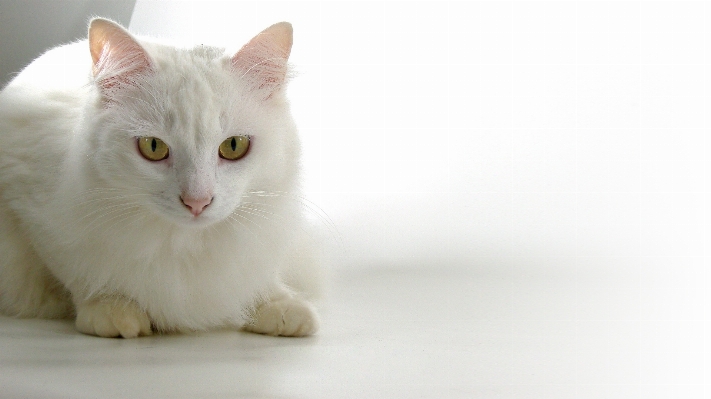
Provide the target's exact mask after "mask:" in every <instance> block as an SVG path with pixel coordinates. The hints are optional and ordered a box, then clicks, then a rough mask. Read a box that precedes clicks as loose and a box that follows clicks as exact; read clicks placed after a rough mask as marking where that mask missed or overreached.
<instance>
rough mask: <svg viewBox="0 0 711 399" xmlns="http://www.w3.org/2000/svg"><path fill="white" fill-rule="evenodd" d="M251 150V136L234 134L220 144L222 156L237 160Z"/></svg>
mask: <svg viewBox="0 0 711 399" xmlns="http://www.w3.org/2000/svg"><path fill="white" fill-rule="evenodd" d="M247 150H249V137H247V136H232V137H230V138H228V139H227V140H225V141H223V142H222V144H220V157H221V158H224V159H227V160H230V161H236V160H238V159H240V158H242V157H243V156H245V155H246V154H247Z"/></svg>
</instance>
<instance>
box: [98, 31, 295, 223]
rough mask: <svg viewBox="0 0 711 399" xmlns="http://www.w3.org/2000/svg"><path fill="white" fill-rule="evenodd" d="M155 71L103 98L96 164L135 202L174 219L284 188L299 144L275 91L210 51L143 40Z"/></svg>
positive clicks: (223, 212)
mask: <svg viewBox="0 0 711 399" xmlns="http://www.w3.org/2000/svg"><path fill="white" fill-rule="evenodd" d="M144 47H145V50H146V51H147V54H148V55H149V56H150V60H151V70H150V71H149V72H147V73H143V74H141V75H140V76H139V77H138V78H136V79H134V81H133V82H132V84H131V85H129V86H126V87H123V88H121V90H119V91H115V92H113V93H111V98H110V101H106V99H105V98H103V99H101V105H100V106H101V107H103V108H102V117H101V118H100V123H99V124H98V125H97V126H96V129H95V130H96V135H95V140H96V143H95V144H94V147H95V149H96V150H95V156H94V157H93V159H94V160H95V167H96V170H97V172H98V173H99V175H100V176H101V177H102V179H103V180H104V181H105V182H107V184H109V185H111V186H112V187H116V188H120V190H122V192H124V193H125V194H124V195H125V196H126V198H128V199H130V201H132V202H133V203H135V204H136V206H140V207H144V208H146V209H149V210H150V211H151V212H153V213H155V214H158V215H160V216H162V217H164V218H166V219H168V220H170V221H172V222H174V223H176V224H179V225H185V226H196V227H199V226H207V225H210V224H213V223H216V222H219V221H222V220H225V219H228V218H234V217H235V216H234V212H235V210H236V209H238V207H240V206H241V205H242V204H244V203H245V202H247V201H248V200H245V199H248V198H249V197H250V196H251V194H252V193H254V192H257V191H266V192H276V191H289V190H290V189H291V188H292V186H293V184H294V179H295V174H296V169H297V163H298V152H299V151H298V142H297V138H296V131H295V128H294V124H293V122H292V120H291V117H290V114H289V110H288V106H287V104H286V102H285V101H284V100H283V98H282V97H281V95H272V94H274V93H273V92H272V93H270V94H269V95H268V96H265V95H264V92H261V91H259V90H256V91H255V90H254V87H253V86H254V84H255V82H254V81H253V80H250V79H248V78H245V76H243V75H241V74H239V73H237V72H238V71H237V70H236V69H235V67H234V64H233V58H232V59H231V58H229V57H226V56H223V55H221V54H220V53H219V51H218V50H216V49H211V48H207V47H198V48H195V49H192V50H176V49H173V48H167V47H163V46H154V45H148V44H145V43H144Z"/></svg>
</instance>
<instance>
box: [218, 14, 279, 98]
mask: <svg viewBox="0 0 711 399" xmlns="http://www.w3.org/2000/svg"><path fill="white" fill-rule="evenodd" d="M292 42H293V33H292V28H291V24H289V23H287V22H280V23H278V24H275V25H272V26H270V27H269V28H267V29H265V30H264V31H262V32H261V33H260V34H258V35H257V36H255V37H254V38H253V39H252V40H250V41H249V43H247V44H246V45H245V46H244V47H242V49H241V50H240V51H238V52H237V54H235V55H234V56H233V57H232V66H233V67H235V69H236V70H237V71H238V73H239V74H240V78H242V79H247V80H248V81H249V82H250V85H251V86H252V88H253V89H256V90H265V89H266V90H267V91H268V95H271V93H273V92H275V91H277V90H278V89H279V87H280V86H281V85H282V83H283V82H284V80H285V78H286V71H287V61H288V59H289V54H290V53H291V46H292Z"/></svg>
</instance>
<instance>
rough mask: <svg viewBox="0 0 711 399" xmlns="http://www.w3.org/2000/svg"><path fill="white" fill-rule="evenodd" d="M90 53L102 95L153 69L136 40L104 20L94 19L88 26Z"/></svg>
mask: <svg viewBox="0 0 711 399" xmlns="http://www.w3.org/2000/svg"><path fill="white" fill-rule="evenodd" d="M89 51H90V52H91V60H92V61H93V64H94V77H95V78H96V80H97V83H98V84H99V87H100V88H101V89H102V91H104V94H108V93H107V91H111V90H114V89H116V88H118V87H119V86H121V85H123V84H130V83H132V82H134V81H135V79H136V78H137V76H139V75H142V74H145V73H148V72H149V71H150V70H151V68H152V63H151V60H150V57H149V56H148V54H147V53H146V51H145V50H144V49H143V47H141V45H140V44H139V43H138V42H137V41H136V39H135V38H134V37H133V36H131V34H130V33H128V32H127V31H126V30H125V29H124V28H123V27H121V25H119V24H117V23H115V22H113V21H109V20H107V19H103V18H96V19H93V20H92V21H91V22H90V23H89Z"/></svg>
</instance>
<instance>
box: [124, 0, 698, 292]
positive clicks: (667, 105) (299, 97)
mask: <svg viewBox="0 0 711 399" xmlns="http://www.w3.org/2000/svg"><path fill="white" fill-rule="evenodd" d="M707 8H709V7H708V6H707V5H706V4H705V3H704V2H622V1H620V2H617V1H614V2H597V1H593V2H577V1H563V2H513V3H512V2H504V1H501V2H494V1H491V2H457V3H453V2H452V3H447V2H409V3H396V2H369V3H361V2H282V3H271V2H269V3H261V2H260V3H258V2H220V1H215V2H199V3H198V2H195V3H193V2H180V3H176V2H171V3H165V2H156V1H150V0H149V1H141V0H139V1H138V2H137V4H136V8H135V10H134V14H133V17H132V19H131V24H130V27H131V28H132V29H133V30H135V31H136V32H138V33H145V34H153V35H158V36H162V37H167V38H171V39H174V40H177V41H179V42H188V43H215V44H220V45H224V46H227V47H230V48H239V47H240V46H241V45H242V44H244V43H245V42H246V41H247V40H248V39H249V38H251V37H252V36H253V35H254V34H255V33H257V32H259V31H260V30H262V29H264V28H265V27H267V26H269V25H271V24H272V23H275V22H277V21H281V20H287V21H290V22H291V23H292V24H293V25H294V30H295V44H294V48H293V52H292V57H291V62H292V63H293V64H294V67H295V71H296V72H297V73H298V75H297V77H296V78H295V79H294V80H293V81H292V83H291V86H290V91H289V93H290V98H291V101H292V104H293V108H294V113H295V116H296V119H297V121H298V123H299V126H300V130H301V133H302V136H303V141H304V151H305V166H306V170H307V182H306V187H307V190H308V192H309V193H308V194H309V198H310V199H312V200H313V201H315V202H316V203H317V204H319V205H320V206H321V207H322V208H323V210H324V211H325V212H326V213H328V215H329V216H330V217H331V218H332V219H333V220H334V221H335V222H336V224H337V225H338V227H339V229H340V233H341V236H342V238H343V241H344V243H345V247H346V251H345V252H344V253H345V254H346V255H345V257H346V258H347V260H346V264H348V265H351V266H356V265H364V264H372V263H374V262H375V263H382V262H383V261H386V262H390V263H393V262H395V263H399V264H407V263H411V262H418V263H422V262H425V263H428V264H432V263H433V262H437V263H441V262H445V263H454V264H463V265H466V264H469V263H471V262H472V261H473V259H480V258H482V257H497V258H501V257H521V256H523V257H528V256H546V257H565V258H566V259H568V263H569V267H575V266H576V265H579V264H580V262H584V263H586V264H587V263H589V262H595V263H596V264H598V265H600V266H602V267H606V266H610V267H611V266H612V265H613V264H614V265H615V268H617V266H619V267H621V268H629V269H630V270H629V272H630V273H632V275H634V276H636V277H640V272H641V271H642V269H644V270H645V271H646V270H648V268H650V267H653V266H652V265H664V264H665V263H668V262H670V261H671V260H670V259H669V258H666V259H667V260H666V261H665V260H664V259H665V258H664V257H675V258H674V259H675V260H674V262H676V263H678V265H677V266H678V268H677V269H676V270H678V271H679V273H681V275H684V276H686V278H688V279H689V280H688V282H689V283H694V284H696V285H695V286H694V287H695V288H696V289H697V290H701V289H702V287H701V286H700V285H698V284H702V283H703V280H704V279H703V268H702V267H700V266H699V265H700V264H701V263H702V262H703V261H704V259H705V258H704V256H705V255H707V254H706V253H705V247H704V246H705V245H708V239H707V237H706V234H705V226H706V224H707V223H706V222H707V218H706V212H705V184H707V182H708V180H707V178H706V175H707V171H708V166H707V164H706V153H707V149H708V144H707V142H706V140H705V132H706V131H705V130H704V129H705V127H706V126H705V118H706V114H707V113H708V112H709V111H708V109H707V105H706V88H707V81H706V71H707V69H708V67H707V66H706V63H705V62H706V53H707V52H708V50H707V46H706V38H707V36H708V35H707V32H706V31H707V29H706V17H707V15H708V13H709V12H711V11H710V10H708V9H707ZM590 257H594V258H596V259H595V260H594V261H593V260H590ZM679 257H683V258H679ZM583 258H584V259H583ZM680 259H683V261H681V260H680ZM644 274H647V273H646V272H645V273H644Z"/></svg>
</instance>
